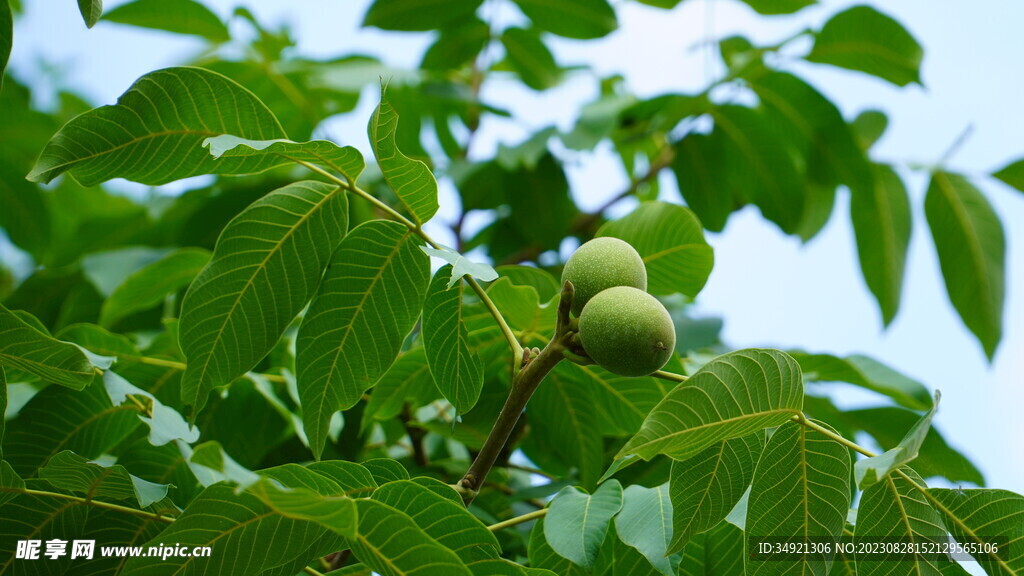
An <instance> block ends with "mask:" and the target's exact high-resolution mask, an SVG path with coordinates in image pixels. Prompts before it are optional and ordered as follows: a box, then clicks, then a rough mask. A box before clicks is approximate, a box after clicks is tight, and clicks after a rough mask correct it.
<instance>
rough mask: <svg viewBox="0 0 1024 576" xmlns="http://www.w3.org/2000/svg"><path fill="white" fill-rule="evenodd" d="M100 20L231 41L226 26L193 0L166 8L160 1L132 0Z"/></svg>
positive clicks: (177, 0)
mask: <svg viewBox="0 0 1024 576" xmlns="http://www.w3.org/2000/svg"><path fill="white" fill-rule="evenodd" d="M103 19H104V20H109V21H111V22H118V23H121V24H130V25H132V26H140V27H142V28H153V29H155V30H166V31H167V32H176V33H178V34H195V35H197V36H202V37H203V38H206V39H207V40H210V41H212V42H226V41H228V40H230V39H231V35H230V34H229V33H228V28H227V26H225V25H224V23H223V22H221V20H220V18H218V17H217V15H216V14H214V13H213V12H211V11H210V9H209V8H207V7H206V6H204V5H202V4H200V3H199V2H196V1H194V0H175V2H174V8H173V9H170V10H169V9H168V8H167V4H166V3H165V2H162V1H161V0H135V1H134V2H129V3H128V4H121V5H120V6H117V7H115V8H114V9H113V10H111V11H109V12H107V13H106V14H104V15H103Z"/></svg>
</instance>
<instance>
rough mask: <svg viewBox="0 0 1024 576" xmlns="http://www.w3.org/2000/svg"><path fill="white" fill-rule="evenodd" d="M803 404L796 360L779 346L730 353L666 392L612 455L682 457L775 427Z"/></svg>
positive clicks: (648, 458)
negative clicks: (626, 440) (730, 439)
mask: <svg viewBox="0 0 1024 576" xmlns="http://www.w3.org/2000/svg"><path fill="white" fill-rule="evenodd" d="M802 406H803V382H802V380H801V374H800V367H799V366H798V365H797V363H796V361H795V360H793V359H792V358H791V357H789V356H788V355H786V354H785V353H783V352H780V351H778V350H757V349H748V350H739V351H736V352H730V353H729V354H724V355H722V356H719V357H718V358H715V359H714V360H712V361H711V362H708V363H707V364H705V365H704V367H703V368H701V369H700V370H699V371H697V372H696V373H695V374H694V375H693V376H691V377H690V378H689V380H687V381H686V383H685V384H682V385H680V386H677V387H676V388H674V389H673V390H672V391H671V392H669V393H668V395H667V396H665V398H664V399H663V400H662V401H661V402H659V403H658V405H657V406H655V407H654V409H653V410H651V413H650V414H648V416H647V419H646V420H645V421H644V424H643V426H642V427H641V428H640V431H639V432H637V433H636V435H635V436H633V437H632V438H631V439H630V440H629V442H627V443H626V445H625V446H623V447H622V450H620V451H619V453H618V455H617V456H616V458H622V457H624V456H627V455H630V454H637V455H638V456H640V457H641V458H643V459H644V460H650V459H651V458H653V457H654V456H656V455H657V454H667V455H668V456H670V457H672V458H675V459H677V460H686V459H687V458H690V457H692V456H695V455H697V454H699V453H701V452H703V451H704V450H705V449H706V448H708V447H710V446H713V445H714V444H716V443H718V442H721V441H722V440H728V439H729V438H738V437H740V436H746V435H748V434H752V433H754V432H757V431H758V430H762V429H764V428H769V427H771V426H778V425H780V424H782V423H784V422H786V421H787V420H789V419H790V418H791V417H792V416H794V415H796V414H799V413H800V409H801V407H802Z"/></svg>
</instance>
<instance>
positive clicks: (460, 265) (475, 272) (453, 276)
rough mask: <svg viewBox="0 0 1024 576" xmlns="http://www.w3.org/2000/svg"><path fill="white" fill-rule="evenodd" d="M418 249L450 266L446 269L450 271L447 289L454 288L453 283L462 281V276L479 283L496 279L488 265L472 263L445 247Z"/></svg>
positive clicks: (421, 247)
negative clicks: (470, 277) (474, 279)
mask: <svg viewBox="0 0 1024 576" xmlns="http://www.w3.org/2000/svg"><path fill="white" fill-rule="evenodd" d="M420 249H421V250H423V251H424V252H425V253H426V254H427V255H428V256H433V257H435V258H440V259H442V260H444V261H445V262H447V263H449V264H451V268H447V269H448V270H449V271H450V278H448V284H447V285H446V287H447V288H451V287H452V286H455V283H456V282H458V281H459V280H460V279H462V277H463V276H472V277H473V278H476V279H477V280H480V281H481V282H490V281H492V280H497V279H498V273H497V272H496V271H495V270H494V268H492V267H491V265H490V264H486V263H484V262H473V261H472V260H470V259H469V258H466V257H465V256H463V255H462V254H459V253H458V252H456V251H455V250H453V249H451V248H449V247H447V246H441V248H432V247H430V246H420Z"/></svg>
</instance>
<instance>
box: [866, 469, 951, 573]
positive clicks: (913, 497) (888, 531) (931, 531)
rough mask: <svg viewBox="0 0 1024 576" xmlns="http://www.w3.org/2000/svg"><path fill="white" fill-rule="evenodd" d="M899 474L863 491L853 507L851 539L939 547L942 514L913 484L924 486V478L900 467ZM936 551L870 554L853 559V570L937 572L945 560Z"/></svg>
mask: <svg viewBox="0 0 1024 576" xmlns="http://www.w3.org/2000/svg"><path fill="white" fill-rule="evenodd" d="M899 470H900V472H902V473H903V474H906V475H907V477H909V480H908V479H907V478H904V477H903V475H901V474H890V475H888V476H886V477H884V478H882V479H881V481H880V482H878V483H877V484H874V485H872V486H871V487H870V488H868V489H867V490H865V491H864V494H863V496H861V499H860V505H859V506H858V507H857V524H856V526H855V528H854V542H856V543H861V542H863V543H865V544H866V545H867V546H871V545H872V543H878V542H884V543H890V542H892V543H896V542H899V543H901V544H902V543H917V544H919V545H923V546H933V547H934V548H935V549H936V550H941V548H940V546H941V545H942V544H943V543H944V542H947V541H948V535H947V534H946V529H945V527H944V526H943V520H942V516H941V515H939V513H938V512H936V511H935V509H934V508H932V506H931V504H929V503H928V500H927V498H925V495H924V494H922V493H921V492H920V491H919V490H918V489H917V488H915V487H914V484H915V483H916V484H917V485H918V486H921V487H926V485H925V483H924V480H922V479H921V477H920V476H918V475H917V473H916V472H914V471H913V470H912V469H910V468H908V467H906V466H904V467H902V468H900V469H899ZM938 556H940V555H938V554H920V553H915V552H914V551H913V550H909V553H908V554H897V553H890V554H885V552H882V553H881V554H880V555H879V554H872V555H871V557H870V558H865V557H860V558H857V571H858V573H859V574H863V575H865V576H869V575H874V574H891V573H893V572H894V571H895V572H898V573H902V574H918V575H925V574H935V575H937V574H939V573H940V569H941V568H940V567H941V566H942V565H943V564H947V563H949V560H948V559H946V560H944V561H942V560H940V559H939V558H938Z"/></svg>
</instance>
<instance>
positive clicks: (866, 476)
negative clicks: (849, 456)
mask: <svg viewBox="0 0 1024 576" xmlns="http://www.w3.org/2000/svg"><path fill="white" fill-rule="evenodd" d="M939 398H940V394H939V392H938V391H936V392H935V402H934V403H933V404H932V407H931V409H930V410H928V412H926V413H925V415H924V416H922V417H921V419H920V420H918V421H917V423H916V424H914V427H913V428H911V429H910V430H909V431H908V432H907V435H906V436H904V437H903V440H902V441H900V443H899V444H897V445H896V446H895V447H894V448H891V449H889V450H886V451H885V452H884V453H882V454H879V455H878V456H873V457H871V458H864V459H862V460H858V461H857V464H856V465H855V466H854V467H853V471H854V477H855V478H856V480H857V485H858V486H859V487H860V489H861V490H865V489H867V488H868V487H869V486H871V485H872V484H875V483H876V482H878V481H880V480H881V479H882V478H884V477H885V476H886V475H888V474H889V473H890V472H892V471H893V470H896V469H897V468H899V467H901V466H903V465H904V464H907V463H909V462H910V461H912V460H913V459H915V458H917V454H918V452H919V451H920V450H921V445H922V444H923V443H924V439H925V437H926V436H927V434H928V430H929V429H930V428H931V423H932V418H933V417H934V416H935V411H936V410H938V409H939Z"/></svg>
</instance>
